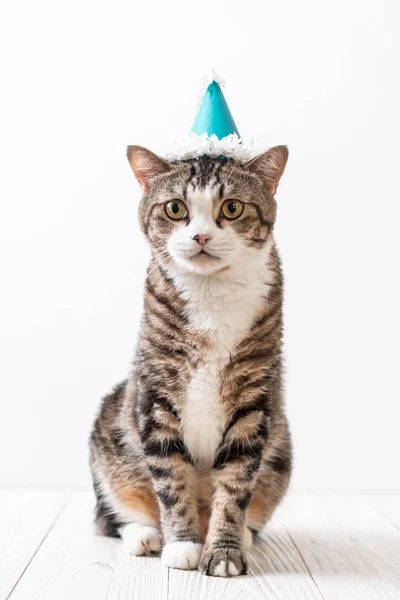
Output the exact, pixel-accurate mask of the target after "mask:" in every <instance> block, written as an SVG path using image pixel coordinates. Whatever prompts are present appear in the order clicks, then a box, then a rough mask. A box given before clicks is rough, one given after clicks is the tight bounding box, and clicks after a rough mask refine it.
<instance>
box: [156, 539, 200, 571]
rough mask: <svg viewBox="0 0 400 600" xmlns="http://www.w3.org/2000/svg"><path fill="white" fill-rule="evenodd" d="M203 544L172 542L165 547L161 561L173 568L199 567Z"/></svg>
mask: <svg viewBox="0 0 400 600" xmlns="http://www.w3.org/2000/svg"><path fill="white" fill-rule="evenodd" d="M202 549H203V544H197V543H196V542H171V543H170V544H167V545H166V546H165V547H164V550H163V553H162V556H161V562H162V563H163V565H165V566H166V567H172V568H173V569H197V566H198V564H199V561H200V556H201V551H202Z"/></svg>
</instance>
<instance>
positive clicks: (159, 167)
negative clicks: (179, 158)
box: [126, 146, 172, 193]
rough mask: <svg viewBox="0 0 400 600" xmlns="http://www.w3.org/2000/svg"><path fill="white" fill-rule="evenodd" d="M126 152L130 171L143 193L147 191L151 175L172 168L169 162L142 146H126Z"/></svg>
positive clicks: (153, 175)
mask: <svg viewBox="0 0 400 600" xmlns="http://www.w3.org/2000/svg"><path fill="white" fill-rule="evenodd" d="M126 153H127V156H128V160H129V164H130V165H131V168H132V171H133V172H134V174H135V177H136V179H137V180H138V182H139V184H140V187H141V188H142V191H143V192H144V193H146V192H148V191H149V189H150V184H151V180H152V179H153V177H155V176H156V175H159V174H160V173H165V172H167V171H169V170H170V169H171V168H172V166H171V163H169V162H167V161H166V160H164V159H163V158H160V157H159V156H157V154H154V152H150V150H147V148H143V146H128V148H127V151H126Z"/></svg>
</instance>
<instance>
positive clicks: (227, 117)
mask: <svg viewBox="0 0 400 600" xmlns="http://www.w3.org/2000/svg"><path fill="white" fill-rule="evenodd" d="M191 131H192V133H195V134H197V135H203V134H204V133H206V134H207V135H208V136H209V137H211V136H212V135H216V136H217V138H218V139H219V140H222V139H223V138H225V137H226V136H228V135H231V134H233V133H235V134H236V135H237V136H238V137H240V136H239V131H238V128H237V127H236V124H235V121H234V120H233V117H232V114H231V111H230V110H229V107H228V105H227V103H226V100H225V97H224V94H223V93H222V90H221V86H220V85H219V83H218V82H217V81H216V80H215V79H213V81H211V83H210V84H209V86H208V87H207V90H206V93H205V94H204V98H203V100H202V103H201V106H200V109H199V112H198V113H197V117H196V118H195V120H194V123H193V125H192V129H191Z"/></svg>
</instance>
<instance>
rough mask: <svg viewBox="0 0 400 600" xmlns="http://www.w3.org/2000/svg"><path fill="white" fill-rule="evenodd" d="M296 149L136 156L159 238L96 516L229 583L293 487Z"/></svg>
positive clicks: (132, 541)
mask: <svg viewBox="0 0 400 600" xmlns="http://www.w3.org/2000/svg"><path fill="white" fill-rule="evenodd" d="M287 157H288V151H287V148H286V147H285V146H278V147H275V148H272V149H271V150H269V151H268V152H265V153H264V154H262V155H260V156H259V157H258V158H256V159H254V160H253V161H251V162H250V163H248V164H246V165H243V164H241V163H239V162H236V161H234V160H231V159H229V160H228V159H224V158H214V159H212V158H209V157H202V158H199V159H192V160H186V161H178V162H174V163H170V162H166V161H165V160H163V159H161V158H159V157H158V156H156V155H155V154H153V153H152V152H150V151H149V150H146V149H145V148H142V147H139V146H130V147H129V148H128V159H129V162H130V165H131V167H132V169H133V172H134V174H135V176H136V178H137V180H138V181H139V183H140V185H141V187H142V191H143V197H142V200H141V203H140V207H139V220H140V225H141V228H142V230H143V232H144V234H145V236H146V238H147V240H148V241H149V243H150V246H151V251H152V260H151V262H150V265H149V268H148V272H147V279H146V285H145V293H144V310H143V315H142V320H141V328H140V334H139V340H138V345H137V352H136V357H135V360H134V364H133V368H132V371H131V373H130V374H129V377H128V379H127V381H125V382H123V383H121V384H120V385H118V386H117V387H116V388H115V390H114V391H113V392H112V393H111V394H110V395H109V396H107V397H106V398H105V399H104V401H103V404H102V406H101V410H100V413H99V416H98V417H97V419H96V422H95V425H94V429H93V432H92V436H91V442H90V448H91V469H92V473H93V482H94V488H95V492H96V496H97V508H96V523H97V526H98V529H99V531H100V532H102V533H103V534H105V535H111V536H121V537H122V539H123V540H124V542H125V544H126V546H127V548H128V550H129V551H130V552H131V553H132V554H134V555H142V554H151V553H158V552H160V551H161V548H162V544H163V545H164V547H163V550H162V562H163V563H164V564H165V565H167V566H168V567H174V568H178V569H196V568H199V569H200V570H201V571H202V572H203V573H205V574H207V575H215V576H220V577H229V576H232V575H240V574H243V573H245V572H246V568H247V567H246V550H248V549H249V548H250V547H251V544H252V541H253V533H256V532H258V531H260V529H262V528H263V527H264V525H265V523H266V522H267V521H268V519H269V518H270V516H271V514H272V513H273V511H274V509H275V507H276V506H277V504H278V503H279V501H280V500H281V498H282V496H283V494H284V493H285V491H286V488H287V486H288V482H289V477H290V470H291V445H290V436H289V431H288V425H287V421H286V417H285V414H284V409H283V399H282V287H283V282H282V272H281V267H280V261H279V256H278V252H277V249H276V246H275V242H274V238H273V227H274V223H275V216H276V201H275V199H274V194H275V191H276V188H277V186H278V183H279V180H280V178H281V176H282V173H283V171H284V168H285V166H286V161H287Z"/></svg>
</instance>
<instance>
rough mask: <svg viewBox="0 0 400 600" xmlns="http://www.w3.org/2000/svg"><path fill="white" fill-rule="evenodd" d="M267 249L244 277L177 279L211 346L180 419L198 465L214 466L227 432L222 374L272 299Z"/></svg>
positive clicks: (179, 276)
mask: <svg viewBox="0 0 400 600" xmlns="http://www.w3.org/2000/svg"><path fill="white" fill-rule="evenodd" d="M268 255H269V249H266V251H265V254H264V253H263V255H261V253H260V260H259V261H257V263H258V262H259V264H253V265H252V266H251V267H250V268H248V269H247V270H245V269H242V270H241V272H240V273H238V272H235V271H234V270H230V271H229V272H226V273H220V274H217V275H215V274H214V275H212V276H207V277H205V276H203V275H198V274H193V273H185V274H183V273H179V272H175V273H174V274H173V277H174V280H175V284H176V285H177V287H178V289H180V290H181V293H182V295H183V297H185V298H186V299H187V301H188V304H187V306H188V317H189V322H190V325H191V327H192V328H193V330H196V331H204V332H207V333H208V334H209V335H210V337H211V339H212V342H213V346H212V349H211V350H209V351H207V353H206V354H205V355H204V357H203V360H202V363H201V366H199V368H198V369H197V371H196V372H195V373H194V374H193V376H192V379H191V381H190V383H189V386H188V390H187V399H186V405H185V408H184V412H183V417H182V425H183V430H184V438H185V443H186V446H187V448H188V450H189V451H190V453H191V455H192V457H193V458H194V459H195V460H196V462H197V463H198V464H199V465H203V466H208V467H209V466H211V464H212V462H213V459H214V457H215V454H216V451H217V448H218V446H219V444H220V443H221V440H222V436H223V432H224V429H225V427H226V423H225V418H224V411H223V407H222V404H221V401H220V389H221V374H222V372H223V369H224V367H225V366H226V365H227V364H228V362H229V360H230V355H231V353H232V350H233V349H234V347H235V345H236V344H237V343H238V342H239V341H240V339H242V338H243V337H244V335H245V334H246V332H247V331H248V330H249V328H250V327H251V325H252V323H253V320H254V316H255V314H256V313H257V312H258V310H259V308H260V305H261V304H262V303H263V302H265V298H266V296H267V295H268V289H269V284H270V283H271V281H272V273H271V271H270V270H269V269H268V267H267V266H266V263H267V261H268Z"/></svg>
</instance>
